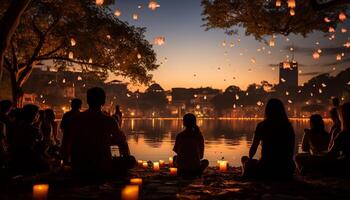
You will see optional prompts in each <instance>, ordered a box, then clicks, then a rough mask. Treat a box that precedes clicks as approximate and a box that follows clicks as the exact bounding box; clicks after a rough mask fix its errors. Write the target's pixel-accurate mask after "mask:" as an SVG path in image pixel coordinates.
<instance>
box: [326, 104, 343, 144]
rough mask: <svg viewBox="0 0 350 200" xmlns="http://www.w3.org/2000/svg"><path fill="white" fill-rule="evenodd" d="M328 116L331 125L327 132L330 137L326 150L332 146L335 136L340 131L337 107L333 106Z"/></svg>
mask: <svg viewBox="0 0 350 200" xmlns="http://www.w3.org/2000/svg"><path fill="white" fill-rule="evenodd" d="M330 117H331V119H332V122H333V125H332V127H331V130H330V132H329V134H330V136H331V139H330V141H329V145H328V150H330V149H331V148H332V146H333V144H334V140H335V138H337V137H338V134H339V133H340V131H341V121H340V119H339V114H338V111H337V109H335V108H333V109H332V110H331V111H330Z"/></svg>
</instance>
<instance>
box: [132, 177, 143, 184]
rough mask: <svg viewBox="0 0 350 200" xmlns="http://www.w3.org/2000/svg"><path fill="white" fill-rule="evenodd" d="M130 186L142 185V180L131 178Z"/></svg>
mask: <svg viewBox="0 0 350 200" xmlns="http://www.w3.org/2000/svg"><path fill="white" fill-rule="evenodd" d="M130 184H131V185H142V178H131V179H130Z"/></svg>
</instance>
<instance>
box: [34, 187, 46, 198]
mask: <svg viewBox="0 0 350 200" xmlns="http://www.w3.org/2000/svg"><path fill="white" fill-rule="evenodd" d="M48 191H49V185H48V184H37V185H34V186H33V199H34V200H45V199H47V194H48Z"/></svg>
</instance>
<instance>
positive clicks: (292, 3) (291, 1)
mask: <svg viewBox="0 0 350 200" xmlns="http://www.w3.org/2000/svg"><path fill="white" fill-rule="evenodd" d="M287 3H288V8H291V9H293V8H295V7H296V3H295V0H288V1H287Z"/></svg>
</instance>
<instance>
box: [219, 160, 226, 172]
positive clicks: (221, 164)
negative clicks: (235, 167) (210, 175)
mask: <svg viewBox="0 0 350 200" xmlns="http://www.w3.org/2000/svg"><path fill="white" fill-rule="evenodd" d="M219 170H220V172H226V171H227V161H226V160H220V161H219Z"/></svg>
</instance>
